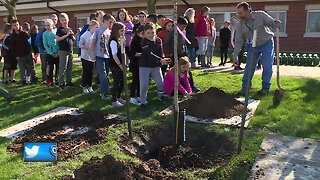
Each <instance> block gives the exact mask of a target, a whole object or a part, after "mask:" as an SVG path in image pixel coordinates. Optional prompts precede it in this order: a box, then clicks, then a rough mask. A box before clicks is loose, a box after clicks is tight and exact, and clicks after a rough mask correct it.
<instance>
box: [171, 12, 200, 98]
mask: <svg viewBox="0 0 320 180" xmlns="http://www.w3.org/2000/svg"><path fill="white" fill-rule="evenodd" d="M177 25H178V28H179V29H180V31H181V32H182V33H185V29H186V27H187V25H188V21H187V20H186V19H185V18H184V17H178V19H177ZM173 35H174V31H171V32H170V34H169V36H168V38H167V41H166V46H167V47H168V49H169V50H170V53H171V54H172V55H173V53H174V52H173V49H174V48H173V45H174V41H173V39H174V37H173ZM177 49H178V58H180V57H183V56H187V46H186V41H185V39H184V38H183V37H182V35H181V34H180V33H178V47H177ZM172 59H173V58H172ZM173 63H174V61H173V62H172V66H173V65H174V64H173ZM188 78H189V82H190V85H191V88H192V90H193V91H194V92H196V93H197V92H199V91H200V89H199V88H198V87H197V86H196V85H195V84H194V81H193V77H192V72H191V71H190V69H189V73H188Z"/></svg>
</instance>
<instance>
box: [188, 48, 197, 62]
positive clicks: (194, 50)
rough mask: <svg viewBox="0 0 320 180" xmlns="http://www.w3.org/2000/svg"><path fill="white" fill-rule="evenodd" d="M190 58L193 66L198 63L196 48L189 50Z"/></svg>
mask: <svg viewBox="0 0 320 180" xmlns="http://www.w3.org/2000/svg"><path fill="white" fill-rule="evenodd" d="M188 57H189V59H190V61H191V64H194V63H196V57H197V55H196V48H188Z"/></svg>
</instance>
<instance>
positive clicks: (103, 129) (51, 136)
mask: <svg viewBox="0 0 320 180" xmlns="http://www.w3.org/2000/svg"><path fill="white" fill-rule="evenodd" d="M79 113H81V114H80V115H76V116H74V115H61V116H55V117H53V118H52V119H50V120H47V121H46V122H44V123H42V124H39V125H37V126H35V127H33V128H32V130H31V131H28V132H26V133H25V134H24V135H23V136H21V137H19V138H18V139H16V140H15V141H14V142H13V144H11V145H9V146H8V148H7V149H8V152H9V153H12V152H17V153H22V152H23V144H24V142H57V158H58V160H64V159H68V158H70V157H73V156H74V155H75V154H77V153H78V150H79V149H80V148H84V147H88V146H90V145H94V144H98V143H99V142H100V141H102V140H104V139H105V138H106V137H107V134H108V127H111V126H114V125H117V124H120V123H122V121H121V120H120V119H119V118H117V117H109V116H108V115H106V114H103V113H101V112H92V111H80V112H79Z"/></svg>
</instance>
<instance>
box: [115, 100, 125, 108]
mask: <svg viewBox="0 0 320 180" xmlns="http://www.w3.org/2000/svg"><path fill="white" fill-rule="evenodd" d="M122 106H123V104H122V103H120V102H119V101H116V102H112V107H115V108H118V107H122Z"/></svg>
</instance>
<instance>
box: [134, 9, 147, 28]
mask: <svg viewBox="0 0 320 180" xmlns="http://www.w3.org/2000/svg"><path fill="white" fill-rule="evenodd" d="M138 17H139V22H138V23H137V24H135V25H134V26H133V32H135V31H136V30H137V29H138V28H139V27H140V26H141V25H144V24H146V18H147V13H145V12H144V11H141V12H139V14H138Z"/></svg>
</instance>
